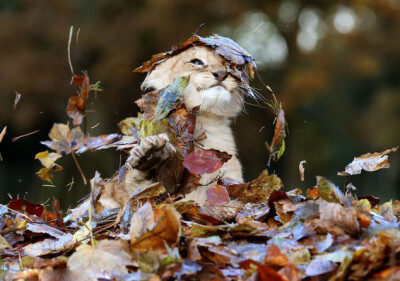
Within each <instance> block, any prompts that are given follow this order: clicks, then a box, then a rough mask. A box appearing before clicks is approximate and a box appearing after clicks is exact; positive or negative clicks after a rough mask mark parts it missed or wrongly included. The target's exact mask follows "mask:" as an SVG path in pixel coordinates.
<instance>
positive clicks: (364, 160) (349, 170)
mask: <svg viewBox="0 0 400 281" xmlns="http://www.w3.org/2000/svg"><path fill="white" fill-rule="evenodd" d="M398 148H399V147H398V146H397V147H394V148H391V149H386V150H385V151H382V152H375V153H366V154H363V155H361V156H358V157H355V158H354V160H353V162H351V163H350V164H348V165H347V166H346V168H345V170H344V171H343V172H339V173H338V175H339V176H350V175H358V174H361V172H362V171H363V170H364V171H367V172H374V171H377V170H380V169H385V168H389V167H390V164H389V157H388V154H389V153H392V152H396V151H397V149H398Z"/></svg>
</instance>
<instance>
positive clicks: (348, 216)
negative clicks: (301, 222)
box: [315, 201, 360, 235]
mask: <svg viewBox="0 0 400 281" xmlns="http://www.w3.org/2000/svg"><path fill="white" fill-rule="evenodd" d="M319 212H320V219H317V220H315V221H316V222H317V226H318V227H319V228H320V229H321V230H322V231H324V232H330V233H332V234H334V235H345V234H349V235H356V234H358V233H359V231H360V225H359V223H358V220H357V212H356V210H355V209H353V208H351V207H349V208H345V207H343V206H342V205H340V204H337V203H330V202H324V201H323V202H321V203H320V204H319Z"/></svg>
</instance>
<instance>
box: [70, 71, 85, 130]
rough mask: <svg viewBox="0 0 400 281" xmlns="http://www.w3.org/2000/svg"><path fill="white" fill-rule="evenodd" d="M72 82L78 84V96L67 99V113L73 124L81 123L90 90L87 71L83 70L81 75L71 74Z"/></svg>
mask: <svg viewBox="0 0 400 281" xmlns="http://www.w3.org/2000/svg"><path fill="white" fill-rule="evenodd" d="M73 81H74V84H75V85H77V86H79V96H72V97H70V98H69V100H68V106H67V114H68V116H69V117H70V118H72V120H73V124H74V126H78V125H80V124H81V123H82V120H83V118H84V117H85V114H86V113H85V110H86V102H87V100H88V97H89V92H90V82H89V76H88V75H87V72H86V71H84V72H83V75H82V76H77V75H74V76H73Z"/></svg>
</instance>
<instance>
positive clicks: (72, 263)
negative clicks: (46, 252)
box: [68, 240, 133, 280]
mask: <svg viewBox="0 0 400 281" xmlns="http://www.w3.org/2000/svg"><path fill="white" fill-rule="evenodd" d="M132 264H133V263H132V258H131V256H130V255H129V254H128V253H127V246H126V244H125V242H123V241H122V240H119V241H116V240H100V241H99V242H98V243H97V244H96V246H91V245H81V246H79V247H78V248H77V249H76V252H75V253H73V254H72V256H71V257H70V258H69V260H68V269H69V270H70V271H71V272H72V273H75V274H79V275H80V276H82V277H85V278H88V280H92V279H89V278H90V277H95V278H96V279H93V280H97V278H101V277H107V276H110V274H111V273H122V274H124V273H128V270H127V268H126V266H130V265H132ZM79 280H81V279H79Z"/></svg>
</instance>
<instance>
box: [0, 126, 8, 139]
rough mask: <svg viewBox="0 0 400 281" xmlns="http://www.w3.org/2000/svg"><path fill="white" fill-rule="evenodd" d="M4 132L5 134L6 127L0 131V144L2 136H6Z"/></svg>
mask: <svg viewBox="0 0 400 281" xmlns="http://www.w3.org/2000/svg"><path fill="white" fill-rule="evenodd" d="M6 132H7V126H5V127H4V128H3V130H2V131H1V133H0V142H1V141H2V140H3V138H4V135H5V134H6Z"/></svg>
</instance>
